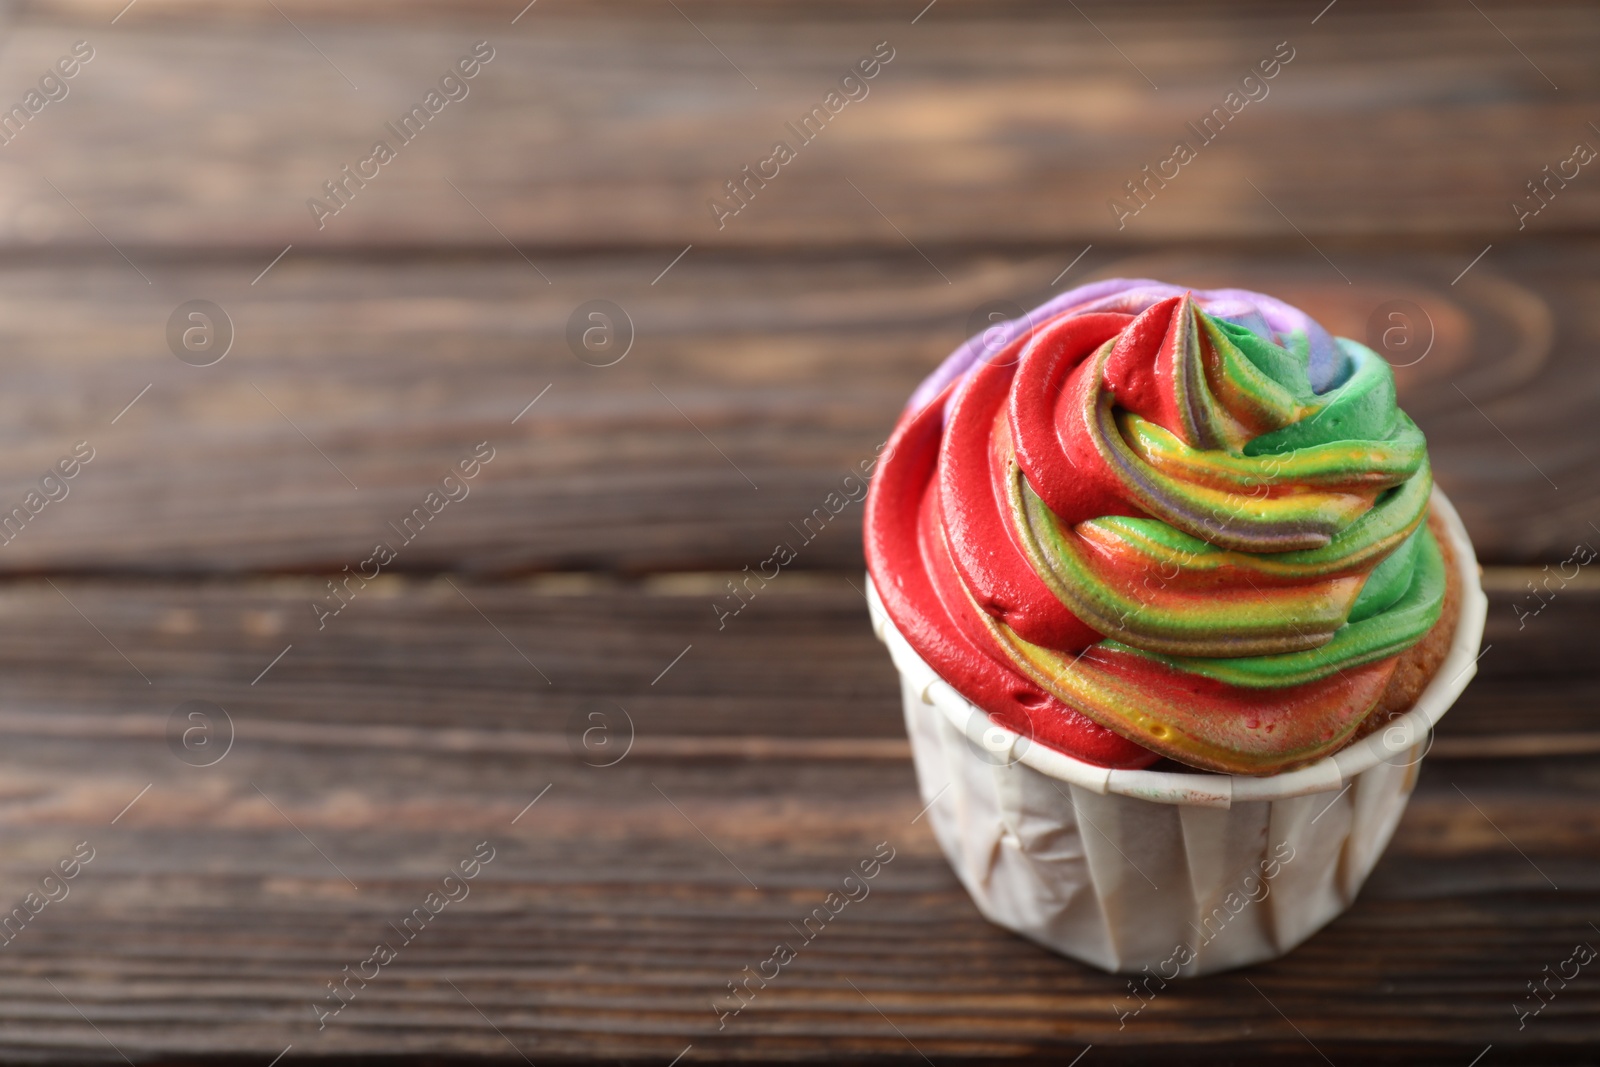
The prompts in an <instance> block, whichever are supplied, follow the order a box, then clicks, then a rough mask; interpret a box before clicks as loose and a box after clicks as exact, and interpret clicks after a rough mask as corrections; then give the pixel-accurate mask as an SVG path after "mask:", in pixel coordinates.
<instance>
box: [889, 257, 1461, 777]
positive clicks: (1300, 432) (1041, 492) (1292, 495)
mask: <svg viewBox="0 0 1600 1067" xmlns="http://www.w3.org/2000/svg"><path fill="white" fill-rule="evenodd" d="M1431 488H1432V475H1431V472H1430V470H1429V466H1428V456H1427V447H1426V442H1425V441H1424V439H1423V436H1422V433H1421V431H1420V430H1418V429H1417V426H1416V424H1415V423H1413V422H1412V421H1411V419H1410V418H1409V417H1407V416H1406V414H1405V413H1404V412H1403V411H1401V410H1400V409H1399V407H1398V406H1397V405H1396V402H1395V389H1394V377H1393V374H1392V372H1391V371H1390V368H1389V365H1388V364H1387V363H1385V362H1384V361H1383V359H1382V358H1380V357H1379V356H1378V355H1377V354H1375V353H1374V352H1372V351H1371V350H1370V349H1368V348H1365V347H1364V346H1362V345H1359V344H1357V343H1355V342H1353V341H1349V340H1346V339H1343V338H1332V337H1330V336H1329V335H1328V334H1327V332H1326V331H1324V330H1323V329H1322V328H1321V327H1320V326H1318V325H1317V324H1316V323H1315V322H1313V321H1312V320H1311V319H1310V318H1308V317H1307V316H1306V315H1305V314H1304V313H1302V312H1300V311H1298V310H1296V309H1294V308H1291V307H1289V306H1288V305H1286V304H1283V303H1281V302H1279V301H1277V300H1274V299H1272V298H1271V297H1267V296H1263V295H1260V294H1257V293H1250V292H1245V291H1242V290H1215V291H1210V292H1203V291H1185V290H1182V289H1178V288H1175V287H1173V286H1170V285H1163V284H1161V283H1158V282H1152V281H1144V280H1139V281H1128V280H1121V279H1118V280H1113V281H1107V282H1100V283H1097V284H1094V285H1090V286H1085V287H1083V288H1080V289H1076V290H1073V291H1071V292H1069V293H1066V294H1064V295H1062V296H1061V297H1059V298H1057V299H1056V300H1053V301H1051V302H1050V303H1049V304H1046V305H1045V306H1044V307H1042V308H1040V309H1038V310H1037V311H1035V312H1033V313H1031V314H1030V315H1028V316H1026V317H1025V318H1023V319H1019V320H1017V321H1015V322H1012V323H1008V324H1006V326H1004V327H1001V328H997V329H996V330H993V331H991V332H990V334H989V335H988V336H985V337H979V338H974V339H973V340H971V341H969V342H968V343H967V344H966V345H963V346H962V348H960V349H959V350H957V352H956V353H955V354H954V355H952V356H951V357H950V359H949V360H947V361H946V362H945V363H944V365H943V366H941V367H940V368H939V369H938V370H937V371H936V372H935V373H934V374H933V375H932V376H931V377H930V378H929V379H928V380H927V381H926V382H924V383H923V384H922V386H921V387H920V388H919V389H918V390H917V392H916V394H915V395H914V396H913V397H912V401H911V403H910V405H909V406H908V407H907V409H906V412H905V414H904V415H903V416H902V418H901V420H900V424H899V426H898V427H897V428H896V430H895V433H894V436H893V437H892V438H891V442H890V448H889V450H888V452H887V454H886V458H885V459H884V461H883V464H882V466H881V467H880V469H879V472H878V475H877V477H876V478H875V479H874V482H873V488H872V493H871V496H870V498H869V500H868V509H867V520H866V543H867V557H868V563H869V567H870V569H871V572H872V577H873V581H874V584H875V585H876V587H877V589H878V592H879V596H880V597H881V598H882V601H883V603H884V607H885V608H886V609H887V611H888V613H889V615H890V617H891V618H892V619H893V620H894V622H895V624H896V626H897V627H898V628H899V629H900V631H901V632H902V633H903V634H904V635H905V637H906V638H907V640H908V641H910V643H911V645H912V647H913V648H915V649H916V650H917V651H918V653H919V654H920V655H922V657H923V658H924V659H925V660H927V661H928V663H929V664H930V665H931V666H933V667H934V669H935V670H936V671H938V672H939V673H940V675H941V676H943V677H944V678H945V679H946V680H947V681H949V682H950V683H951V684H952V685H953V686H955V688H956V689H957V690H958V691H960V692H961V693H962V694H963V695H965V696H966V697H968V698H969V699H971V700H972V701H973V702H974V703H976V704H977V705H979V706H980V707H982V708H983V709H984V710H985V711H987V712H988V713H989V714H990V715H991V716H992V717H993V718H994V719H995V720H996V721H998V722H1000V723H1001V724H1003V725H1005V726H1008V727H1010V728H1012V729H1014V730H1017V731H1018V732H1021V733H1024V734H1026V735H1028V736H1030V737H1032V738H1033V739H1034V740H1036V741H1039V742H1042V743H1044V744H1047V745H1049V746H1051V747H1053V748H1056V749H1058V750H1060V751H1063V752H1065V753H1067V754H1068V755H1072V756H1076V757H1078V758H1081V759H1085V760H1088V761H1091V762H1095V763H1099V764H1101V765H1105V766H1114V767H1138V766H1146V765H1148V764H1149V763H1151V762H1153V761H1154V760H1155V759H1156V758H1158V756H1162V755H1164V756H1169V757H1172V758H1173V759H1177V760H1180V761H1182V762H1184V763H1186V764H1189V765H1191V766H1195V767H1200V768H1205V769H1209V770H1216V771H1223V772H1229V773H1237V774H1272V773H1277V772H1279V771H1282V770H1286V769H1289V768H1292V767H1295V766H1298V765H1301V764H1304V763H1308V762H1311V761H1313V760H1315V759H1318V758H1320V757H1322V756H1324V755H1326V754H1328V753H1330V752H1332V751H1334V750H1336V749H1338V748H1339V747H1340V746H1341V745H1343V744H1344V743H1345V742H1346V741H1348V740H1349V739H1350V737H1351V736H1352V735H1353V734H1354V733H1355V731H1356V730H1357V728H1358V727H1359V726H1360V724H1361V720H1362V719H1363V718H1365V717H1366V715H1367V714H1368V713H1369V712H1371V710H1372V709H1373V707H1374V706H1375V705H1376V704H1377V702H1378V700H1379V697H1380V696H1381V695H1382V693H1383V691H1384V689H1385V687H1386V686H1387V685H1388V682H1389V680H1390V678H1391V676H1392V675H1393V673H1394V670H1395V666H1396V657H1397V656H1399V654H1400V653H1402V652H1404V651H1405V650H1406V649H1408V648H1410V647H1411V646H1412V645H1414V644H1416V643H1417V642H1418V641H1419V640H1421V639H1422V637H1423V636H1424V635H1425V634H1426V633H1427V632H1428V630H1429V629H1430V628H1431V627H1432V626H1433V625H1434V623H1435V622H1437V621H1438V619H1439V615H1440V612H1441V607H1442V603H1443V599H1444V593H1445V572H1444V561H1443V558H1442V556H1441V553H1440V550H1439V546H1438V544H1437V543H1436V542H1435V541H1434V538H1433V535H1432V534H1431V533H1430V531H1429V529H1428V526H1427V523H1426V521H1425V520H1426V517H1427V512H1428V499H1429V494H1430V490H1431Z"/></svg>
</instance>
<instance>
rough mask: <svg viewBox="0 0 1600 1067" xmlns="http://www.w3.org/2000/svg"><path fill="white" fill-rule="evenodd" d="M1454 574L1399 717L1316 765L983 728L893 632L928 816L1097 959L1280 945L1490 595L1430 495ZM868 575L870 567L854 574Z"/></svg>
mask: <svg viewBox="0 0 1600 1067" xmlns="http://www.w3.org/2000/svg"><path fill="white" fill-rule="evenodd" d="M1433 509H1434V511H1435V513H1436V514H1438V515H1440V517H1441V518H1442V519H1443V525H1444V528H1445V533H1446V535H1447V537H1448V539H1449V541H1450V546H1451V548H1452V549H1453V550H1454V553H1455V565H1456V567H1457V569H1458V571H1459V572H1460V573H1459V577H1460V581H1461V608H1460V611H1461V614H1460V618H1459V619H1458V621H1457V623H1456V632H1455V639H1454V641H1453V642H1452V644H1451V646H1450V651H1449V653H1448V655H1447V656H1446V658H1445V661H1444V663H1443V664H1442V665H1441V666H1440V668H1439V670H1438V671H1437V673H1436V674H1435V675H1434V677H1433V680H1432V681H1431V683H1430V684H1429V685H1428V687H1427V688H1426V689H1425V690H1424V691H1423V693H1422V695H1421V696H1420V697H1419V698H1418V700H1417V702H1416V704H1415V706H1414V707H1413V708H1412V709H1411V710H1410V711H1409V712H1407V713H1406V714H1405V715H1404V716H1402V717H1400V718H1398V719H1396V720H1395V721H1394V722H1392V723H1390V724H1389V725H1388V726H1386V727H1384V728H1383V729H1381V730H1377V731H1374V732H1373V733H1371V734H1369V735H1368V736H1367V737H1365V738H1363V739H1361V740H1360V741H1357V742H1356V743H1354V744H1352V745H1350V746H1348V747H1347V748H1345V749H1343V750H1341V751H1339V752H1337V753H1335V754H1334V755H1332V756H1328V757H1326V758H1324V759H1322V760H1320V761H1318V762H1317V763H1314V764H1311V765H1310V766H1307V767H1304V768H1301V769H1300V770H1295V771H1290V772H1287V773H1285V774H1278V775H1272V776H1269V777H1261V778H1253V777H1247V776H1243V775H1224V774H1210V773H1200V772H1197V773H1166V772H1155V771H1137V770H1136V771H1128V770H1108V769H1107V768H1105V767H1096V766H1094V765H1093V764H1089V763H1085V762H1083V761H1081V760H1077V759H1073V758H1072V757H1070V756H1066V755H1063V754H1061V753H1060V752H1056V751H1055V750H1053V749H1050V748H1047V747H1045V746H1044V745H1042V744H1038V743H1034V742H1032V741H1030V740H1029V739H1028V738H1025V737H1023V736H1021V735H1019V734H1016V733H1014V732H1012V731H1011V730H1008V729H1006V728H1004V727H1002V726H999V725H997V724H995V723H994V722H992V721H991V720H990V719H989V716H988V715H987V714H986V713H985V712H983V711H982V709H980V708H978V707H977V706H975V705H974V704H972V703H971V702H970V701H968V700H967V699H966V698H964V697H962V696H961V695H960V694H959V693H957V692H956V691H955V690H954V689H953V688H951V686H950V685H949V684H948V683H946V682H945V681H944V680H943V679H941V678H940V677H939V676H938V675H937V674H936V673H935V672H934V670H933V668H931V667H929V666H928V665H927V663H925V662H924V661H923V660H922V658H921V657H920V656H918V655H917V653H916V652H915V651H914V650H913V649H912V648H911V646H910V645H909V644H908V643H907V642H906V640H905V638H904V637H902V636H901V634H900V632H899V631H898V630H897V629H895V626H894V623H893V622H891V621H890V619H889V617H888V615H887V614H886V613H885V612H884V610H883V605H882V603H881V602H880V601H879V599H878V595H877V590H876V589H874V588H871V587H870V586H869V588H868V591H867V592H868V601H869V603H870V605H871V611H872V622H873V628H874V630H875V631H876V632H877V634H878V637H879V639H880V640H882V641H883V642H884V643H885V644H886V645H887V646H888V647H889V652H890V655H891V656H892V657H893V659H894V663H895V667H896V668H897V669H898V670H899V672H900V685H901V693H902V697H903V703H904V708H905V717H906V731H907V733H908V734H909V735H910V738H911V750H912V755H913V758H914V759H915V762H916V770H917V782H918V785H919V788H920V790H921V793H922V799H923V802H924V803H925V804H926V805H927V809H926V816H925V817H926V818H928V819H929V820H930V821H931V822H932V824H933V831H934V835H935V836H936V837H937V838H938V841H939V846H940V848H941V849H943V851H944V854H945V856H946V857H947V858H948V859H949V861H950V865H951V866H952V867H954V868H955V871H956V874H957V875H958V876H959V877H960V879H961V881H962V883H963V884H964V885H965V886H966V888H967V891H968V892H969V893H971V895H972V899H973V900H974V901H975V902H976V903H977V905H978V909H979V910H980V911H981V912H983V914H984V915H985V916H986V917H987V918H988V919H989V920H990V921H991V922H994V923H997V924H999V925H1000V926H1004V927H1006V928H1007V929H1009V930H1013V931H1015V932H1016V933H1019V934H1022V935H1023V936H1024V937H1028V938H1031V939H1032V940H1034V941H1037V942H1039V943H1040V944H1042V945H1044V946H1045V947H1047V948H1050V949H1053V950H1055V951H1056V952H1059V953H1061V954H1062V955H1065V956H1070V957H1072V958H1073V959H1077V960H1081V961H1083V962H1084V963H1089V964H1093V965H1094V966H1096V967H1099V968H1101V969H1103V970H1106V971H1113V972H1121V973H1141V972H1145V970H1146V968H1148V972H1147V973H1149V974H1152V975H1157V976H1159V977H1160V978H1163V979H1167V978H1172V977H1174V976H1176V975H1179V974H1182V975H1189V976H1192V975H1201V974H1210V973H1212V972H1215V971H1222V970H1227V969H1229V968H1233V967H1242V966H1245V965H1247V964H1251V963H1257V962H1260V961H1262V960H1267V959H1272V958H1274V957H1277V956H1281V955H1283V954H1284V953H1286V952H1288V951H1289V950H1291V949H1293V948H1294V947H1295V946H1296V945H1298V944H1300V943H1301V942H1302V941H1304V940H1306V938H1308V937H1310V936H1311V935H1312V934H1314V933H1316V932H1317V931H1318V930H1320V929H1321V928H1322V927H1323V926H1325V925H1326V924H1327V923H1329V922H1330V921H1332V920H1333V919H1334V918H1335V917H1336V916H1337V915H1339V914H1340V913H1341V912H1343V911H1344V910H1345V909H1346V908H1348V907H1349V906H1350V904H1351V903H1352V902H1353V901H1354V900H1355V896H1356V894H1357V893H1358V892H1359V891H1360V889H1361V886H1362V883H1364V882H1365V881H1366V879H1367V875H1368V874H1369V873H1371V871H1372V868H1373V865H1374V864H1376V863H1377V861H1378V857H1379V856H1380V855H1382V853H1383V850H1384V848H1385V847H1386V846H1387V845H1388V843H1389V838H1390V836H1391V835H1392V834H1393V833H1394V829H1395V826H1396V825H1397V824H1398V823H1399V821H1400V816H1401V814H1402V813H1403V812H1404V811H1405V806H1406V801H1407V800H1408V799H1410V796H1411V790H1412V787H1413V786H1414V785H1415V784H1416V780H1417V769H1418V764H1419V763H1420V762H1421V760H1422V757H1423V755H1425V754H1426V751H1427V748H1428V746H1429V744H1430V738H1431V732H1432V729H1433V725H1434V723H1436V722H1438V720H1439V718H1440V716H1442V715H1443V714H1444V713H1445V712H1446V711H1447V710H1448V709H1449V708H1450V705H1451V704H1453V703H1454V702H1455V700H1456V698H1457V697H1458V696H1459V695H1460V694H1461V691H1462V690H1463V689H1464V688H1466V685H1467V682H1468V681H1469V680H1471V678H1472V676H1473V674H1474V673H1476V669H1477V655H1478V645H1479V642H1480V641H1481V640H1482V638H1483V625H1484V618H1485V615H1486V612H1487V608H1488V600H1487V598H1485V596H1484V594H1483V588H1482V585H1481V584H1480V582H1479V579H1478V563H1477V559H1476V557H1475V556H1474V555H1473V551H1472V542H1471V541H1470V540H1468V538H1467V532H1466V530H1465V528H1464V527H1463V526H1462V525H1461V519H1460V517H1459V516H1458V515H1457V514H1456V511H1455V509H1454V508H1453V507H1451V506H1450V502H1449V501H1448V500H1447V499H1446V498H1445V496H1444V494H1443V493H1441V492H1439V491H1438V490H1437V489H1435V490H1434V495H1433ZM869 581H870V580H869Z"/></svg>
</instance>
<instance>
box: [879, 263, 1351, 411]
mask: <svg viewBox="0 0 1600 1067" xmlns="http://www.w3.org/2000/svg"><path fill="white" fill-rule="evenodd" d="M1186 292H1188V293H1192V294H1193V296H1194V300H1195V303H1197V304H1199V305H1200V306H1201V307H1202V308H1204V309H1205V311H1206V313H1207V314H1209V315H1213V316H1215V317H1217V318H1219V319H1225V320H1227V321H1228V322H1233V323H1237V324H1238V325H1240V326H1243V327H1244V328H1245V329H1247V330H1249V331H1250V332H1251V333H1254V334H1255V335H1256V336H1258V337H1260V338H1262V339H1263V340H1266V341H1271V342H1272V343H1273V344H1277V345H1282V344H1284V342H1285V340H1287V339H1288V338H1289V337H1291V336H1293V335H1295V334H1299V335H1302V336H1304V337H1305V339H1306V342H1307V345H1308V347H1309V349H1310V354H1311V355H1310V365H1309V367H1308V368H1307V374H1308V377H1309V378H1310V381H1311V388H1312V389H1313V390H1315V391H1316V392H1318V393H1325V392H1327V391H1328V390H1329V389H1332V388H1334V387H1335V386H1337V385H1338V384H1339V382H1340V381H1342V380H1343V378H1344V376H1345V374H1346V373H1347V372H1348V368H1347V360H1346V359H1345V357H1344V355H1343V353H1341V352H1340V351H1339V349H1338V347H1337V346H1336V345H1335V344H1334V343H1333V338H1332V337H1331V336H1329V334H1328V331H1327V330H1324V329H1323V328H1322V327H1321V326H1319V325H1318V324H1317V322H1316V321H1315V320H1314V319H1312V318H1311V316H1310V315H1307V314H1306V313H1305V312H1304V311H1301V310H1300V309H1299V308H1297V307H1291V306H1290V305H1288V304H1285V303H1284V302H1283V301H1282V300H1278V299H1275V298H1274V297H1270V296H1267V295H1265V294H1264V293H1252V292H1250V291H1249V290H1248V289H1184V288H1182V287H1180V286H1176V285H1168V284H1166V283H1165V282H1157V281H1151V280H1150V279H1148V278H1109V279H1107V280H1105V281H1103V282H1092V283H1090V284H1089V285H1080V286H1078V288H1076V289H1069V290H1067V291H1066V292H1064V293H1062V294H1061V295H1060V296H1057V297H1056V298H1054V299H1053V300H1050V301H1049V302H1047V303H1045V304H1041V305H1040V306H1039V307H1036V308H1034V309H1033V310H1032V311H1030V312H1028V313H1027V314H1026V315H1024V316H1023V317H1022V318H1020V319H1012V320H1011V321H1010V322H1005V323H1000V324H998V325H995V326H991V327H990V328H988V329H987V330H984V331H983V332H982V333H980V334H977V335H975V336H973V337H969V338H968V339H967V341H966V342H965V343H964V344H963V345H962V346H961V347H960V348H958V349H956V350H955V351H954V352H952V353H951V354H950V356H949V358H947V359H946V360H945V361H944V362H943V363H941V364H939V367H938V369H937V370H935V371H934V372H933V373H932V374H930V375H928V377H927V378H926V379H924V380H923V382H922V384H921V385H919V386H917V389H916V392H914V393H912V394H911V400H910V402H909V403H908V404H907V405H906V406H907V408H909V409H912V410H917V409H920V408H922V407H923V406H925V405H927V404H930V403H932V402H933V400H934V399H935V398H936V397H938V395H939V394H940V393H942V392H943V391H944V389H945V387H946V386H947V385H949V384H950V383H951V382H953V381H955V380H956V379H957V378H962V377H965V376H966V375H968V374H970V373H971V372H972V370H973V368H975V367H976V366H977V365H978V363H979V362H980V360H981V359H982V358H983V357H984V356H985V355H986V354H988V353H993V352H998V351H1000V350H1001V349H1002V348H1004V347H1005V346H1006V345H1007V344H1009V343H1011V341H1012V340H1013V339H1014V338H1016V337H1017V336H1018V335H1019V334H1021V333H1023V332H1024V331H1026V330H1028V329H1030V328H1032V327H1033V326H1037V325H1041V324H1043V323H1045V322H1047V321H1049V320H1050V319H1052V318H1054V317H1056V316H1057V315H1059V314H1061V313H1062V312H1066V311H1070V312H1072V313H1073V314H1078V315H1081V314H1086V313H1088V312H1093V311H1120V312H1122V313H1124V314H1128V315H1137V314H1139V313H1140V312H1142V311H1144V310H1146V309H1148V308H1149V307H1150V306H1151V305H1153V304H1156V303H1159V302H1160V301H1162V300H1166V299H1167V298H1169V297H1174V296H1182V295H1183V294H1184V293H1186Z"/></svg>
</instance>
